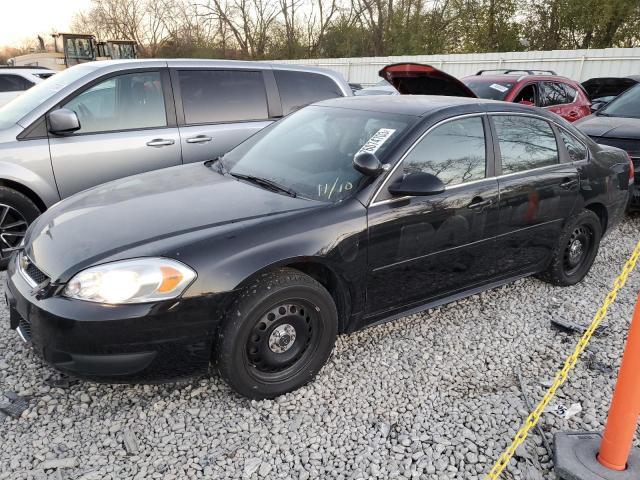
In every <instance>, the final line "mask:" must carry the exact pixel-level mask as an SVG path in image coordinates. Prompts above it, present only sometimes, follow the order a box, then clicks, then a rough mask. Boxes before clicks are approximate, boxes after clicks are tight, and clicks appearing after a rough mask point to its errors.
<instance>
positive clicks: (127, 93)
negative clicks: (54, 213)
mask: <svg viewBox="0 0 640 480" xmlns="http://www.w3.org/2000/svg"><path fill="white" fill-rule="evenodd" d="M163 83H164V82H163V81H162V77H161V73H160V71H159V70H144V71H133V72H129V73H122V74H119V75H115V76H111V77H109V78H106V79H104V80H102V81H99V82H98V83H96V84H94V85H91V86H90V87H89V88H87V89H86V90H84V91H82V92H80V93H79V94H78V95H76V96H75V97H73V98H72V99H70V100H69V101H67V102H66V103H65V104H64V105H63V107H64V108H68V109H71V110H73V111H74V112H75V113H76V115H77V116H78V120H79V122H80V129H79V130H77V131H76V132H75V133H74V134H71V135H66V136H55V135H50V136H49V148H50V153H51V164H52V166H53V171H54V174H55V177H56V183H57V185H58V190H59V192H60V195H61V196H62V197H63V198H64V197H68V196H69V195H72V194H74V193H76V192H79V191H80V190H84V189H86V188H89V187H92V186H94V185H98V184H100V183H104V182H107V181H110V180H115V179H117V178H122V177H126V176H128V175H134V174H136V173H142V172H146V171H149V170H155V169H158V168H165V167H170V166H173V165H179V164H180V163H181V162H182V155H181V151H180V133H179V131H178V128H177V127H172V126H169V125H170V122H169V120H168V118H169V117H171V115H168V114H167V111H168V110H167V100H166V98H165V89H164V88H163Z"/></svg>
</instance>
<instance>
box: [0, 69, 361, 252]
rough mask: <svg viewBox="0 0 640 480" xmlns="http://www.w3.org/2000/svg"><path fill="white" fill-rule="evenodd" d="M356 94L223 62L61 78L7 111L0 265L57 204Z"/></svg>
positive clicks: (312, 74) (1, 115)
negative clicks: (39, 218)
mask: <svg viewBox="0 0 640 480" xmlns="http://www.w3.org/2000/svg"><path fill="white" fill-rule="evenodd" d="M349 95H352V92H351V88H350V87H349V85H348V84H347V83H346V82H345V80H344V79H343V78H342V77H341V76H340V75H339V74H337V73H335V72H333V71H330V70H324V69H319V68H313V67H302V66H295V65H285V64H275V63H274V64H270V63H262V62H240V61H225V60H120V61H118V60H116V61H104V62H92V63H84V64H81V65H77V66H74V67H72V68H69V69H67V70H65V71H63V72H60V73H58V74H56V75H54V76H53V77H51V78H49V79H47V80H46V81H44V82H42V83H40V84H38V85H36V86H35V87H33V88H31V89H30V90H28V91H27V92H26V93H24V94H23V95H21V96H20V97H18V98H16V99H14V100H12V101H11V102H9V103H8V104H7V105H5V106H4V107H2V108H0V264H1V263H4V262H3V260H6V259H7V257H8V255H9V254H10V253H11V252H12V251H13V250H15V249H16V248H18V246H19V245H20V243H21V241H22V237H23V236H24V232H25V230H26V228H27V226H28V224H29V223H30V222H31V221H33V220H34V219H35V218H36V217H37V216H38V215H39V214H40V213H41V212H43V211H44V210H46V209H47V208H48V207H49V206H51V205H52V204H54V203H55V202H57V201H58V200H60V199H62V198H65V197H68V196H69V195H73V194H74V193H76V192H79V191H81V190H84V189H86V188H89V187H92V186H94V185H98V184H101V183H104V182H107V181H110V180H115V179H117V178H121V177H126V176H128V175H133V174H136V173H141V172H146V171H149V170H155V169H159V168H165V167H170V166H173V165H179V164H181V163H188V162H198V161H203V160H208V159H212V158H216V157H218V156H220V155H222V154H224V153H226V152H227V151H229V150H230V149H231V148H233V147H235V146H236V145H238V144H239V143H240V142H242V141H243V140H245V139H246V138H248V137H249V136H250V135H252V134H253V133H255V132H257V131H258V130H260V129H262V128H264V127H265V126H267V125H269V124H270V123H271V122H273V121H275V120H277V119H278V118H280V117H282V116H283V115H286V114H288V113H289V112H291V111H293V110H295V109H297V108H300V107H302V106H304V105H306V104H309V103H312V102H315V101H319V100H324V99H327V98H333V97H340V96H349Z"/></svg>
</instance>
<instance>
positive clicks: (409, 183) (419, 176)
mask: <svg viewBox="0 0 640 480" xmlns="http://www.w3.org/2000/svg"><path fill="white" fill-rule="evenodd" d="M445 188H446V187H445V184H444V183H443V182H442V180H440V179H439V178H438V177H436V176H435V175H433V174H431V173H426V172H415V173H407V174H406V175H404V176H403V177H402V178H399V179H397V180H396V181H395V182H393V183H392V184H391V185H389V193H391V195H398V196H407V195H414V196H426V195H437V194H439V193H442V192H444V190H445Z"/></svg>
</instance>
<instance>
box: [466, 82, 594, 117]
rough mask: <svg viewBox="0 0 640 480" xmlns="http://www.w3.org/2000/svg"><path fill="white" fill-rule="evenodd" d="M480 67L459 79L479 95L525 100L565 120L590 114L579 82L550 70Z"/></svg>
mask: <svg viewBox="0 0 640 480" xmlns="http://www.w3.org/2000/svg"><path fill="white" fill-rule="evenodd" d="M490 72H493V70H480V71H479V72H478V73H476V74H475V75H471V76H469V77H465V78H463V79H462V82H463V83H464V84H465V85H466V86H467V87H469V88H470V89H471V90H473V92H474V93H475V94H476V95H477V96H478V97H480V98H491V99H493V100H503V101H505V102H514V103H524V104H527V105H535V106H536V107H542V108H545V109H547V110H549V111H551V112H553V113H556V114H558V115H560V116H561V117H562V118H564V119H565V120H568V121H570V122H575V121H576V120H578V119H580V118H582V117H586V116H587V115H591V101H590V100H589V97H588V95H587V93H586V92H585V91H584V88H583V87H582V85H580V84H579V83H578V82H574V81H573V80H569V79H568V78H566V77H561V76H560V75H556V74H555V72H552V71H542V70H500V72H502V73H499V74H491V73H490Z"/></svg>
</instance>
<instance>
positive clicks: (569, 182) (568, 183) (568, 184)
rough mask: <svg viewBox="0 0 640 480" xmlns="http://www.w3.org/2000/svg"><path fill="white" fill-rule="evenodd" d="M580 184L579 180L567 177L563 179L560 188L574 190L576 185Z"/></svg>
mask: <svg viewBox="0 0 640 480" xmlns="http://www.w3.org/2000/svg"><path fill="white" fill-rule="evenodd" d="M577 186H578V180H577V179H575V178H573V179H571V178H565V179H564V180H562V183H561V184H560V188H564V189H565V190H573V188H574V187H577Z"/></svg>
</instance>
